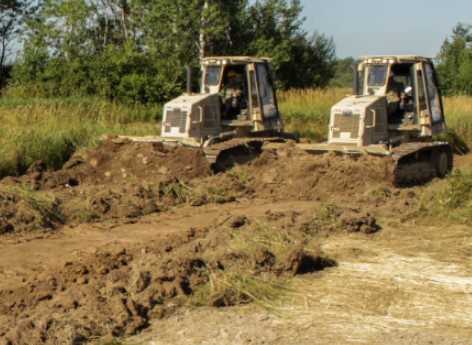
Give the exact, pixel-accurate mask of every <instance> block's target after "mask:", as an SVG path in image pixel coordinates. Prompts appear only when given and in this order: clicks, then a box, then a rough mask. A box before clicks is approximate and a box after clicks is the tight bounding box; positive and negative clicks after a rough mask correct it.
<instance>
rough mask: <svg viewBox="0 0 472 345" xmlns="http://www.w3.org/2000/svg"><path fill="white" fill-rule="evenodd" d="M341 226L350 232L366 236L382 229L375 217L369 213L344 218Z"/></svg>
mask: <svg viewBox="0 0 472 345" xmlns="http://www.w3.org/2000/svg"><path fill="white" fill-rule="evenodd" d="M341 226H342V228H343V229H345V230H346V231H348V232H362V233H364V234H371V233H374V232H376V231H378V230H379V229H380V228H379V226H378V225H377V220H376V219H375V217H373V216H371V215H370V214H368V213H366V214H363V215H348V216H343V218H342V219H341Z"/></svg>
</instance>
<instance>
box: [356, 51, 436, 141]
mask: <svg viewBox="0 0 472 345" xmlns="http://www.w3.org/2000/svg"><path fill="white" fill-rule="evenodd" d="M358 70H359V80H360V81H361V83H359V86H360V90H359V91H360V92H359V94H362V95H377V96H384V97H386V101H387V125H388V128H389V129H391V130H400V131H402V130H403V131H410V132H411V133H414V132H416V135H417V136H419V137H431V136H432V135H435V134H438V133H443V132H445V121H444V112H443V106H442V101H441V94H440V89H439V85H438V79H437V77H436V73H435V70H434V66H433V62H432V60H431V59H430V58H426V57H418V56H375V57H372V56H369V57H364V58H363V59H362V60H361V62H360V64H359V68H358Z"/></svg>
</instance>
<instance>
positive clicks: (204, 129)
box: [126, 56, 299, 171]
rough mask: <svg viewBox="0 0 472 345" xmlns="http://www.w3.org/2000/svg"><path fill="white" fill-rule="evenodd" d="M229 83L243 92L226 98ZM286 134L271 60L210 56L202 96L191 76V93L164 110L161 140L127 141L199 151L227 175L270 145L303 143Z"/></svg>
mask: <svg viewBox="0 0 472 345" xmlns="http://www.w3.org/2000/svg"><path fill="white" fill-rule="evenodd" d="M188 72H189V69H188ZM229 84H231V85H232V86H231V87H232V89H231V90H233V91H234V90H235V89H237V90H238V91H237V92H233V93H229V94H225V91H226V90H228V88H227V86H228V85H229ZM283 129H284V123H283V120H282V117H281V115H280V112H279V108H278V105H277V97H276V90H275V86H274V74H273V70H272V66H271V60H270V59H269V58H256V57H248V56H225V57H207V58H204V59H203V61H202V79H201V82H200V92H198V93H192V92H191V76H190V73H188V77H187V92H186V93H184V94H182V95H181V96H179V97H177V98H175V99H173V100H171V101H170V102H168V103H166V104H165V105H164V110H163V116H162V126H161V136H159V137H151V136H150V137H129V136H128V137H126V138H128V139H131V140H134V141H149V142H162V143H163V144H165V145H186V146H192V147H196V148H199V149H201V150H203V152H204V154H205V157H206V158H207V159H208V160H209V161H210V163H212V166H213V168H214V170H216V171H221V170H224V169H226V168H228V167H230V166H232V165H234V164H235V163H244V162H245V161H247V160H249V159H251V158H253V157H254V156H255V155H257V154H258V153H259V152H260V151H261V148H262V146H263V145H264V144H265V143H267V142H276V141H279V142H284V141H285V140H287V139H293V140H295V141H297V140H298V137H299V134H298V133H285V132H284V131H283Z"/></svg>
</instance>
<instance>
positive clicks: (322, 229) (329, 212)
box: [304, 202, 342, 237]
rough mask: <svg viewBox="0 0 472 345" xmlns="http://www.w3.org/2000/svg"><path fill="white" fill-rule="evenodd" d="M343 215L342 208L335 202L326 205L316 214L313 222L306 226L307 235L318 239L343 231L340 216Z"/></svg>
mask: <svg viewBox="0 0 472 345" xmlns="http://www.w3.org/2000/svg"><path fill="white" fill-rule="evenodd" d="M341 213H342V209H341V207H339V206H338V205H336V204H335V203H333V202H327V203H324V204H323V205H322V206H321V207H320V208H319V209H318V211H317V212H316V215H315V217H314V218H313V220H312V221H311V222H310V223H309V224H307V225H306V227H305V230H304V232H305V235H307V236H308V237H316V236H318V235H320V234H326V233H330V232H333V231H337V230H339V229H341V224H340V221H339V216H340V215H341Z"/></svg>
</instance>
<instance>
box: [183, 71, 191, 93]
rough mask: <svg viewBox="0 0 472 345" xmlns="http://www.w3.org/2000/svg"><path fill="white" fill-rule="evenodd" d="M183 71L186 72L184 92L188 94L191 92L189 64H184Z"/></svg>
mask: <svg viewBox="0 0 472 345" xmlns="http://www.w3.org/2000/svg"><path fill="white" fill-rule="evenodd" d="M184 68H185V71H186V72H187V89H186V92H187V93H188V94H191V93H192V70H191V69H190V66H189V65H185V66H184Z"/></svg>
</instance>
